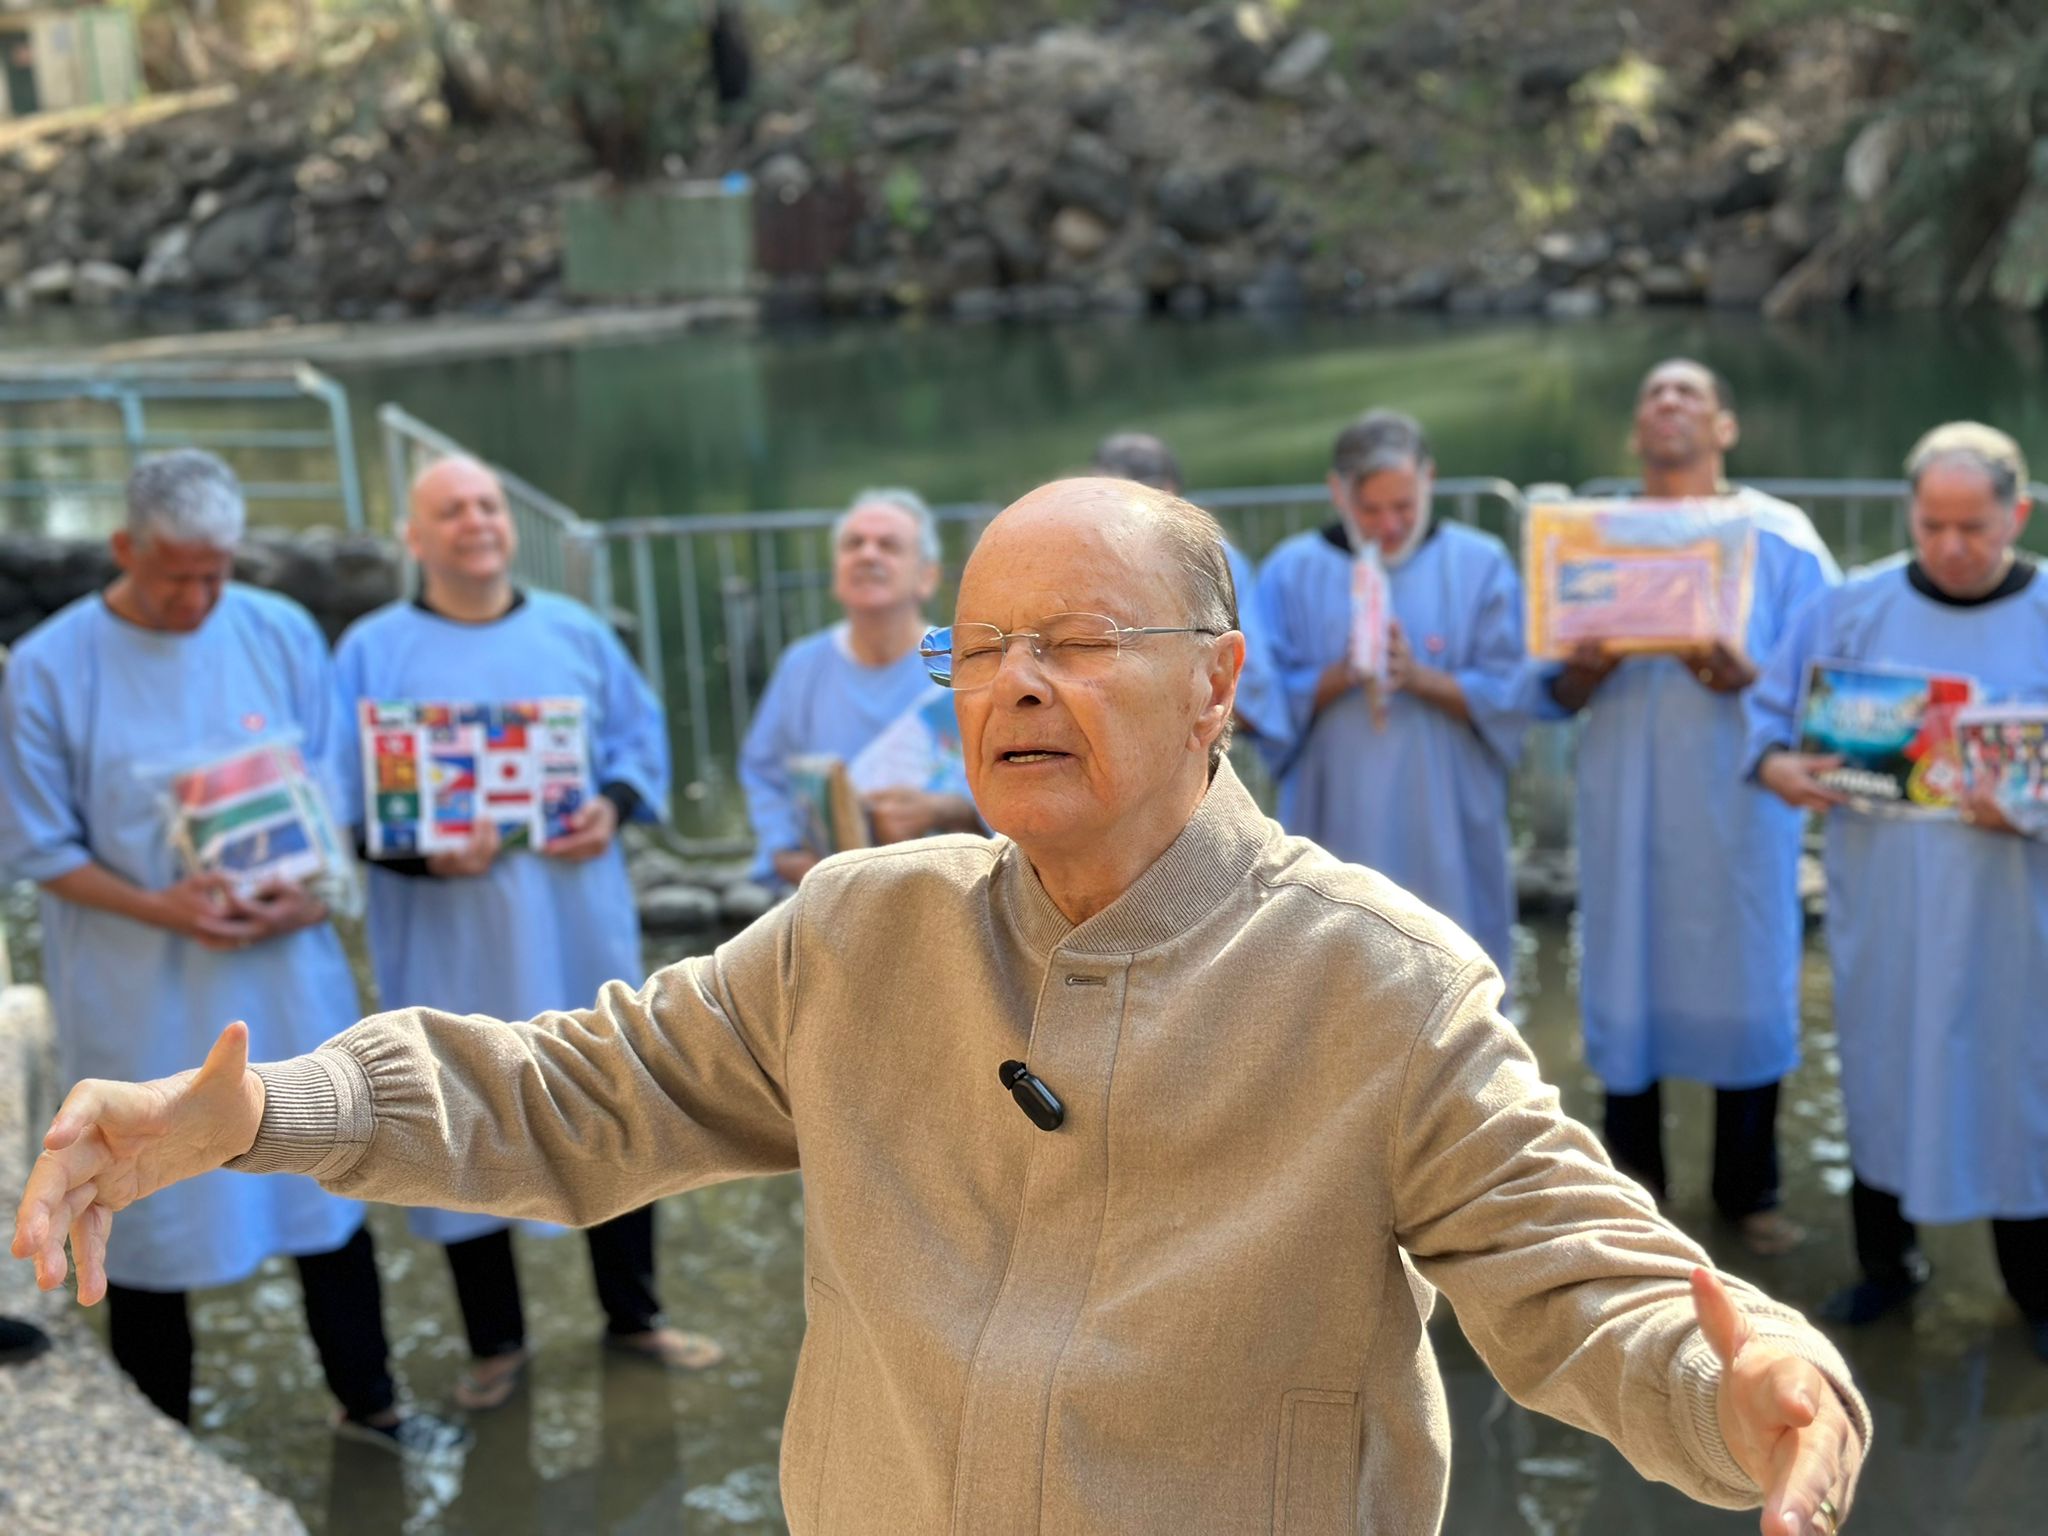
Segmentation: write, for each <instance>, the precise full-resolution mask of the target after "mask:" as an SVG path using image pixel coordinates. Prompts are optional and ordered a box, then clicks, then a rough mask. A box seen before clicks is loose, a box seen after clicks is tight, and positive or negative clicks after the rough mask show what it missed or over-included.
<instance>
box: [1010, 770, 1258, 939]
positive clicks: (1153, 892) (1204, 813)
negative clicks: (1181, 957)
mask: <svg viewBox="0 0 2048 1536" xmlns="http://www.w3.org/2000/svg"><path fill="white" fill-rule="evenodd" d="M1267 833H1268V824H1267V822H1266V819H1265V817H1264V816H1263V815H1261V814H1260V812H1259V807H1258V804H1257V802H1256V801H1254V800H1253V799H1252V797H1251V795H1250V794H1249V793H1248V792H1247V791H1246V789H1245V787H1244V785H1243V784H1242V783H1241V782H1240V781H1239V779H1238V777H1237V775H1236V774H1235V773H1233V772H1232V771H1231V768H1230V763H1229V762H1228V761H1227V760H1226V761H1225V762H1223V763H1222V764H1221V765H1220V766H1219V767H1218V768H1217V770H1216V777H1215V779H1214V780H1212V781H1211V782H1210V785H1209V792H1208V794H1206V795H1204V796H1203V797H1202V803H1201V804H1200V805H1199V806H1197V807H1196V809H1195V814H1194V815H1193V816H1192V817H1190V818H1189V819H1188V824H1187V825H1186V826H1185V827H1183V828H1181V833H1180V836H1179V837H1177V838H1175V839H1174V840H1173V842H1172V843H1171V844H1169V845H1168V847H1167V850H1166V852H1164V853H1162V854H1161V855H1160V856H1159V857H1158V858H1157V859H1155V860H1153V862H1152V865H1151V867H1150V868H1149V869H1147V870H1146V871H1145V872H1144V873H1143V874H1142V875H1140V876H1138V878H1137V879H1136V880H1135V881H1133V882H1132V883H1131V886H1130V889H1128V890H1126V891H1125V892H1124V893H1123V895H1121V896H1119V897H1117V899H1116V900H1115V901H1113V902H1111V903H1110V904H1109V905H1108V906H1106V907H1104V908H1103V909H1102V910H1101V911H1100V912H1098V913H1096V914H1095V915H1094V916H1093V917H1091V918H1089V919H1088V921H1087V922H1085V923H1082V924H1080V925H1079V926H1078V927H1077V926H1075V925H1074V924H1073V923H1070V922H1068V921H1067V919H1066V914H1064V913H1063V912H1061V911H1060V909H1059V908H1058V907H1057V906H1056V905H1054V903H1053V899H1052V897H1051V896H1049V895H1047V894H1046V890H1045V887H1044V886H1043V885H1042V884H1040V883H1039V879H1038V872H1037V871H1036V870H1035V869H1033V868H1032V867H1031V861H1030V860H1029V859H1027V858H1025V857H1024V853H1023V850H1022V849H1020V848H1019V847H1018V846H1017V845H1016V844H1015V843H1012V844H1010V846H1009V847H1008V848H1006V849H1005V850H1004V851H1003V857H1002V862H1001V864H1000V865H999V866H998V868H997V870H996V876H995V880H994V882H993V884H992V886H991V889H990V899H991V900H992V901H993V902H994V903H995V906H996V910H997V912H998V913H999V914H1001V915H1003V916H1006V917H1008V918H1009V919H1010V920H1011V921H1012V922H1014V923H1015V924H1016V925H1017V927H1018V929H1019V931H1020V932H1021V933H1022V935H1023V938H1024V942H1025V943H1026V944H1027V945H1028V946H1029V947H1030V948H1031V949H1032V950H1034V951H1035V952H1037V953H1039V954H1050V953H1051V952H1052V951H1053V950H1055V949H1064V950H1067V951H1068V952H1069V953H1073V954H1082V955H1130V954H1136V953H1138V952H1139V951H1141V950H1147V949H1151V948H1152V947H1153V946H1155V945H1158V944H1164V943H1166V942H1167V941H1168V940H1171V939H1176V938H1178V937H1180V935H1182V934H1183V933H1186V932H1187V931H1188V930H1189V929H1190V928H1192V927H1194V926H1195V924H1196V923H1198V922H1200V921H1201V920H1202V919H1203V918H1204V917H1206V916H1208V915H1209V913H1211V912H1213V911H1214V910H1215V909H1216V908H1217V907H1218V906H1219V905H1220V904H1221V903H1223V902H1224V901H1226V900H1228V899H1229V898H1230V895H1231V893H1232V892H1234V891H1235V890H1237V889H1238V888H1239V886H1241V885H1242V884H1243V882H1244V878H1245V876H1246V875H1248V874H1249V873H1250V872H1251V869H1252V866H1253V865H1254V864H1255V863H1257V862H1258V857H1259V850H1260V849H1261V848H1262V847H1263V846H1264V845H1265V841H1266V837H1267Z"/></svg>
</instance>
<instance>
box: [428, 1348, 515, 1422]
mask: <svg viewBox="0 0 2048 1536" xmlns="http://www.w3.org/2000/svg"><path fill="white" fill-rule="evenodd" d="M507 1358H509V1359H511V1360H512V1362H513V1363H512V1365H511V1366H510V1367H509V1368H507V1369H504V1370H499V1371H493V1372H491V1373H490V1374H488V1375H486V1374H484V1373H483V1372H482V1371H481V1370H480V1369H479V1367H481V1366H484V1365H495V1364H496V1363H497V1362H498V1361H500V1360H504V1359H507ZM532 1362H533V1356H532V1354H531V1353H529V1352H528V1351H526V1350H523V1349H522V1350H517V1351H515V1352H514V1353H513V1354H512V1355H511V1356H509V1357H508V1356H505V1355H493V1356H492V1357H491V1358H490V1359H489V1360H473V1361H471V1362H470V1364H469V1368H468V1369H467V1370H465V1371H464V1372H463V1373H462V1374H461V1375H460V1376H458V1377H456V1378H455V1390H454V1391H453V1392H451V1393H450V1394H449V1397H450V1399H451V1400H452V1401H453V1402H454V1404H455V1406H456V1407H458V1408H461V1409H463V1410H465V1411H467V1412H469V1413H488V1412H489V1411H490V1410H491V1409H493V1408H502V1407H504V1406H505V1404H506V1403H508V1402H510V1401H511V1400H512V1394H513V1393H514V1392H517V1391H518V1390H519V1384H520V1383H521V1382H523V1381H524V1380H525V1379H526V1368H527V1366H528V1365H530V1364H532Z"/></svg>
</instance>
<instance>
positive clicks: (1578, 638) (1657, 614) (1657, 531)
mask: <svg viewBox="0 0 2048 1536" xmlns="http://www.w3.org/2000/svg"><path fill="white" fill-rule="evenodd" d="M1755 561H1756V530H1755V528H1754V526H1753V525H1752V524H1751V522H1750V520H1749V518H1748V516H1747V515H1746V514H1744V513H1742V512H1740V511H1735V510H1731V509H1729V508H1726V507H1722V506H1718V505H1716V504H1714V503H1713V502H1708V501H1597V502H1538V503H1536V504H1535V505H1534V506H1532V507H1531V508H1530V509H1529V515H1528V532H1527V535H1526V541H1525V548H1524V558H1523V570H1524V572H1525V573H1526V576H1527V580H1528V583H1529V614H1528V648H1529V654H1530V655H1531V656H1534V657H1538V658H1540V659H1544V660H1549V661H1562V660H1564V659H1566V658H1567V657H1569V656H1570V655H1571V654H1572V652H1573V651H1574V650H1575V649H1577V648H1578V647H1579V646H1581V645H1584V644H1588V643H1593V644H1597V645H1599V646H1600V647H1601V648H1602V649H1603V650H1605V651H1608V652H1610V653H1617V654H1628V653H1636V652H1656V651H1682V650H1687V649H1690V648H1692V647H1694V646H1704V645H1711V644H1713V643H1714V642H1715V641H1722V642H1725V643H1727V644H1730V645H1734V646H1738V647H1739V646H1740V645H1741V643H1742V637H1743V632H1744V631H1745V630H1746V629H1747V628H1748V626H1749V608H1750V600H1751V595H1752V592H1753V589H1754V580H1755V578H1754V566H1755Z"/></svg>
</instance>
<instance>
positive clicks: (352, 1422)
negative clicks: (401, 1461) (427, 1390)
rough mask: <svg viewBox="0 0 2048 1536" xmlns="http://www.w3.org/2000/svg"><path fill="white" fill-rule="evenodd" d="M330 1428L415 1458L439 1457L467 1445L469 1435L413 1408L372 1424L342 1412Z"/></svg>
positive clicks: (428, 1459)
mask: <svg viewBox="0 0 2048 1536" xmlns="http://www.w3.org/2000/svg"><path fill="white" fill-rule="evenodd" d="M334 1432H335V1433H336V1434H337V1435H339V1436H341V1437H342V1438H343V1439H344V1440H360V1441H361V1442H362V1443H363V1444H364V1445H374V1446H377V1447H378V1448H379V1449H382V1450H386V1451H389V1452H391V1454H392V1455H394V1456H405V1457H410V1458H412V1459H414V1460H419V1461H440V1460H444V1459H446V1458H447V1457H450V1456H455V1455H458V1454H460V1453H461V1452H463V1451H466V1450H468V1449H469V1444H470V1440H471V1439H472V1438H473V1437H472V1436H471V1435H470V1432H469V1431H468V1430H467V1429H464V1428H463V1427H462V1426H461V1425H460V1424H456V1423H453V1422H451V1421H450V1420H448V1419H444V1418H442V1417H441V1416H440V1415H439V1414H434V1413H428V1412H427V1411H426V1410H425V1409H423V1408H414V1409H412V1410H410V1411H409V1412H407V1413H406V1414H405V1415H404V1416H402V1417H400V1418H396V1419H393V1420H392V1421H391V1422H390V1423H389V1424H372V1423H370V1422H369V1421H368V1420H367V1419H352V1418H350V1417H349V1416H348V1415H347V1414H342V1415H340V1416H339V1417H338V1418H336V1419H335V1421H334Z"/></svg>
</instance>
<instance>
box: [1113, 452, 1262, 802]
mask: <svg viewBox="0 0 2048 1536" xmlns="http://www.w3.org/2000/svg"><path fill="white" fill-rule="evenodd" d="M1094 469H1095V472H1096V473H1097V474H1101V475H1113V476H1114V477H1116V478H1117V479H1119V480H1135V481H1137V482H1138V484H1140V485H1149V486H1151V487H1152V488H1153V489H1154V490H1158V491H1165V492H1166V493H1167V494H1168V495H1170V496H1178V495H1180V494H1181V492H1182V490H1183V488H1184V487H1183V481H1182V478H1181V472H1180V460H1179V459H1177V458H1175V457H1174V454H1173V450H1172V449H1171V448H1169V447H1167V446H1166V442H1165V440H1164V439H1163V438H1158V437H1154V436H1153V435H1152V434H1151V433H1149V432H1113V433H1111V434H1110V435H1109V436H1108V437H1105V438H1104V439H1103V440H1102V441H1101V442H1100V443H1098V444H1097V445H1096V448H1095V465H1094ZM1223 558H1224V559H1225V560H1226V561H1227V562H1228V563H1229V565H1230V580H1231V583H1232V585H1234V586H1235V587H1236V589H1237V623H1238V628H1239V629H1241V630H1242V631H1243V632H1244V670H1243V671H1242V672H1240V673H1239V674H1238V678H1237V706H1236V710H1235V712H1234V713H1233V714H1232V716H1231V722H1232V724H1233V725H1234V726H1235V727H1236V729H1237V730H1239V731H1241V732H1243V733H1244V735H1246V736H1247V737H1249V738H1250V740H1251V742H1252V745H1253V746H1254V747H1255V748H1257V750H1258V753H1259V756H1260V757H1261V758H1262V759H1263V760H1264V761H1265V762H1266V763H1267V764H1268V765H1277V764H1279V763H1282V762H1284V761H1285V760H1286V757H1287V752H1288V744H1289V738H1290V736H1291V734H1292V731H1291V726H1290V723H1289V721H1288V716H1287V701H1286V700H1285V699H1284V698H1283V697H1282V696H1281V694H1280V689H1279V683H1278V680H1277V679H1276V678H1275V676H1274V673H1273V658H1272V654H1271V652H1272V647H1271V645H1270V644H1269V629H1270V626H1269V625H1268V624H1267V622H1266V618H1265V615H1264V614H1262V613H1261V612H1259V608H1258V589H1259V581H1258V572H1257V569H1256V568H1255V567H1254V566H1253V565H1252V562H1251V558H1250V557H1249V556H1248V555H1246V554H1245V552H1244V551H1243V550H1241V549H1239V548H1238V547H1237V546H1236V545H1235V544H1232V543H1231V542H1229V541H1228V540H1227V539H1226V540H1225V541H1224V544H1223Z"/></svg>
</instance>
